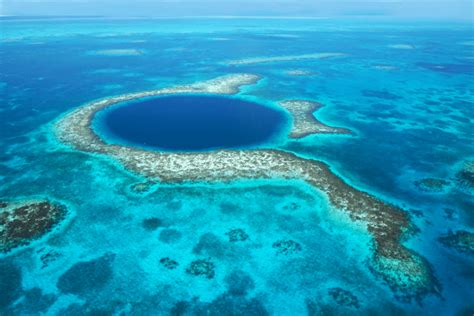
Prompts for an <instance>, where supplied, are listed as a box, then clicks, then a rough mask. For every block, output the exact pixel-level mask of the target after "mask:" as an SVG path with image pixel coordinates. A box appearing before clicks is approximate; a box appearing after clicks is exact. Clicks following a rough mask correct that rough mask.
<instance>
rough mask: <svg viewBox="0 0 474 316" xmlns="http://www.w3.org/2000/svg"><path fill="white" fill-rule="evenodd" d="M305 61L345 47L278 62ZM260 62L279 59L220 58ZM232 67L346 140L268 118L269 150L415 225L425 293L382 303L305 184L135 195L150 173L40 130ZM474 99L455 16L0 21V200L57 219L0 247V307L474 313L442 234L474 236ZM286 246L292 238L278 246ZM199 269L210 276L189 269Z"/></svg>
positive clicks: (377, 282)
mask: <svg viewBox="0 0 474 316" xmlns="http://www.w3.org/2000/svg"><path fill="white" fill-rule="evenodd" d="M319 53H340V54H341V55H340V56H338V57H334V58H323V59H317V58H294V56H307V55H309V54H319ZM288 56H290V57H288ZM291 56H293V57H291ZM267 57H269V58H274V57H285V58H281V59H280V60H273V61H267V62H253V63H248V62H247V63H236V62H235V61H240V60H248V59H249V58H267ZM233 73H252V74H257V75H259V76H261V77H262V80H261V81H259V83H258V84H256V85H253V86H248V87H245V88H244V89H242V90H241V92H240V93H239V94H238V96H237V97H238V98H239V99H240V100H246V101H248V102H257V103H263V104H270V105H271V106H274V105H275V104H276V103H277V102H278V101H282V100H289V99H304V100H314V101H317V102H319V103H321V104H322V105H324V107H323V108H322V109H320V110H318V111H317V112H316V116H317V118H318V119H319V120H320V121H322V122H324V123H325V124H328V125H331V126H338V127H344V128H347V129H350V130H351V131H353V132H354V134H353V135H313V136H308V137H305V138H302V139H298V140H295V139H289V138H287V137H285V136H281V133H285V131H287V130H288V128H287V127H286V126H285V124H286V123H283V126H281V127H280V128H281V130H280V131H276V135H277V136H278V137H276V138H277V139H272V140H271V141H268V142H267V143H266V146H267V147H270V148H277V149H280V150H285V151H289V152H292V153H294V154H296V155H298V156H301V157H304V158H308V159H316V160H322V161H324V162H326V163H327V164H328V165H329V166H330V167H331V169H332V170H333V171H334V172H335V173H336V174H337V175H338V176H340V177H341V178H342V179H343V180H344V181H345V182H347V183H348V184H350V185H351V186H354V187H355V188H357V189H359V190H363V191H366V192H368V193H369V194H371V195H373V196H376V197H378V198H380V199H382V200H383V201H386V202H388V203H393V204H395V205H397V206H399V207H401V208H402V209H403V210H404V211H406V212H408V213H409V214H410V216H411V220H412V221H413V223H414V224H415V225H416V227H417V232H416V234H414V235H413V236H410V237H409V238H407V240H406V241H405V244H406V245H407V247H409V248H410V249H413V250H414V251H416V252H417V253H418V254H420V255H421V256H423V257H424V258H426V260H427V261H428V262H429V264H430V266H431V267H432V271H433V276H434V277H435V278H436V279H437V280H438V282H439V284H440V286H441V292H440V295H433V294H428V295H426V296H424V297H422V298H420V299H418V300H416V299H413V300H408V301H407V300H400V299H399V298H397V297H396V296H395V295H394V293H393V292H392V290H391V289H390V287H389V286H388V285H387V284H386V283H385V282H384V280H383V279H381V278H380V277H377V276H376V275H374V274H373V273H372V272H371V271H370V268H369V265H368V264H367V261H368V258H369V257H370V254H371V238H370V235H369V234H368V233H367V231H366V229H365V228H364V226H363V225H362V224H361V223H354V222H352V221H351V220H350V219H349V218H348V216H347V215H346V214H345V213H343V212H341V211H339V210H337V209H334V208H333V207H332V206H331V205H329V204H328V201H327V198H326V197H325V196H324V195H322V194H321V193H320V192H318V191H315V190H314V189H313V188H311V187H310V186H308V185H306V184H304V183H303V182H302V181H284V180H267V181H260V180H259V181H255V180H239V181H236V182H230V183H228V182H227V183H217V184H208V183H198V184H188V185H175V184H166V183H149V184H147V187H146V189H145V190H141V191H140V190H136V189H134V188H136V187H137V184H141V183H146V181H147V180H146V179H143V178H142V177H140V176H139V175H136V174H134V173H132V172H130V171H129V170H127V169H125V168H124V167H123V166H121V165H120V164H119V163H117V162H116V161H115V160H113V159H111V158H108V157H106V156H103V155H99V154H87V153H84V152H80V151H75V150H73V149H72V148H69V147H68V146H65V145H63V144H61V143H60V142H58V141H57V139H56V138H55V137H54V131H53V127H54V122H55V121H57V120H58V119H60V118H61V117H62V116H63V115H65V114H66V113H67V112H68V111H71V110H72V109H75V108H77V107H79V106H81V105H83V104H85V103H87V102H90V101H92V100H97V99H101V98H106V97H109V96H114V95H120V94H125V93H131V92H140V91H144V90H152V89H159V88H165V87H171V86H176V85H182V84H190V83H193V82H197V81H203V80H208V79H213V78H215V77H218V76H222V75H227V74H233ZM473 92H474V35H473V27H472V25H469V24H460V23H447V22H393V21H391V22H387V21H384V20H380V19H379V20H377V19H373V20H371V19H360V20H358V19H353V20H338V19H257V18H254V19H236V18H234V19H230V18H228V19H204V18H202V19H126V20H119V19H107V20H105V19H67V18H64V19H59V18H58V19H8V18H2V19H1V20H0V118H1V119H0V199H1V200H23V199H24V200H30V199H33V198H47V199H51V200H55V201H61V202H62V203H64V204H65V205H67V207H68V210H69V213H68V215H67V217H66V219H65V220H64V221H63V222H61V223H60V225H59V226H58V227H57V228H55V229H54V230H53V231H52V232H50V233H49V234H47V235H45V236H43V237H42V238H40V239H38V240H35V241H33V242H32V243H30V244H29V245H26V246H22V247H19V248H17V249H14V250H12V251H11V252H9V253H3V254H0V315H37V314H46V315H169V314H172V315H195V314H197V315H267V314H270V315H320V314H323V315H354V314H362V315H380V314H383V315H404V314H406V315H420V314H423V315H472V314H473V312H474V286H473V284H474V254H473V251H472V250H471V252H469V251H467V252H466V251H459V249H455V248H454V247H449V246H448V245H446V243H442V242H440V237H441V236H445V235H446V234H448V233H449V232H456V231H460V230H463V231H468V232H470V233H472V232H473V231H474V193H473V187H472V186H470V185H469V178H466V173H462V172H461V171H460V170H462V168H463V166H464V165H465V164H466V163H468V162H469V161H472V160H473V159H474V128H473V126H474V125H473V123H474V94H473ZM236 102H237V101H236ZM125 109H126V106H124V107H122V108H119V109H116V113H117V115H118V114H120V113H119V111H120V110H125ZM208 111H211V109H208ZM111 112H113V111H111ZM109 114H110V113H109ZM123 114H124V115H126V113H123ZM104 115H106V113H104ZM116 119H117V121H115V122H116V123H119V124H118V125H121V124H120V122H125V120H126V117H123V116H122V117H116ZM275 120H276V121H277V122H278V121H279V118H278V117H276V118H275ZM280 120H281V118H280ZM201 123H202V122H201ZM123 124H125V123H123ZM123 124H122V125H123ZM170 124H171V123H170ZM226 126H227V125H226ZM119 127H120V126H119ZM122 127H123V126H122ZM273 127H274V126H273V125H272V124H270V126H268V128H270V130H272V131H273V129H272V128H273ZM216 128H218V127H216ZM256 128H257V129H258V128H264V127H262V126H261V125H257V126H256ZM278 133H280V134H278ZM196 136H197V135H193V137H196ZM214 136H215V135H214ZM219 136H222V135H219ZM211 137H213V135H211ZM182 139H183V140H186V138H185V137H184V138H182ZM262 139H263V138H262ZM227 140H229V139H228V138H227ZM263 140H265V139H263ZM188 141H190V144H196V142H199V141H200V140H199V139H198V137H197V138H193V139H188ZM239 144H240V143H239ZM239 144H238V145H239ZM159 145H161V144H159ZM161 146H163V145H161ZM161 146H158V147H161ZM170 146H171V145H170ZM186 146H189V144H188V143H186V144H183V145H182V147H180V148H179V149H183V148H185V149H186V148H189V147H186ZM220 146H223V147H225V146H228V144H227V143H225V139H224V143H222V144H219V145H218V146H217V147H220ZM239 146H240V145H239ZM198 147H199V146H198ZM205 147H206V146H202V147H201V148H205ZM191 176H192V175H191ZM463 176H464V178H463ZM423 179H437V180H438V182H437V183H438V184H439V183H441V184H442V185H439V186H430V185H425V186H424V185H422V184H423V183H425V184H426V183H428V184H429V183H430V182H429V181H428V182H426V181H425V182H423V181H422V180H423ZM439 180H442V182H439ZM420 181H421V182H420ZM470 181H472V179H471V180H470ZM471 184H472V182H471ZM236 230H237V231H238V232H241V233H240V234H238V238H237V241H236V240H233V241H232V240H231V238H230V237H229V236H230V235H229V232H230V231H234V232H235V231H236ZM285 240H293V241H296V242H297V244H298V245H299V246H298V247H295V248H294V249H293V250H295V251H294V252H292V253H285V252H283V253H282V252H279V251H278V250H277V249H276V247H275V245H278V244H279V242H280V241H285ZM471 247H472V246H471ZM471 249H472V248H471ZM296 250H297V251H296ZM166 258H168V260H164V259H166ZM196 260H207V261H206V262H211V263H212V269H213V270H212V275H211V274H208V275H207V277H206V276H203V275H198V276H196V275H192V274H191V273H189V272H188V270H189V269H190V268H189V267H190V264H191V263H192V262H194V261H196ZM209 267H210V266H209V264H208V265H207V268H209ZM337 289H343V290H344V292H341V291H339V292H337ZM337 293H343V294H344V293H345V294H344V295H342V296H341V295H339V296H338V295H337ZM348 293H350V294H348ZM354 302H356V303H357V304H356V303H354Z"/></svg>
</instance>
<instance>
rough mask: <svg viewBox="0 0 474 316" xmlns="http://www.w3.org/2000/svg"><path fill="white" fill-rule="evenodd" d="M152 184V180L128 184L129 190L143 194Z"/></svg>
mask: <svg viewBox="0 0 474 316" xmlns="http://www.w3.org/2000/svg"><path fill="white" fill-rule="evenodd" d="M154 184H155V182H153V181H146V182H139V183H134V184H132V185H131V186H130V190H131V191H132V192H134V193H138V194H144V193H147V192H149V191H150V190H151V188H152V187H153V185H154Z"/></svg>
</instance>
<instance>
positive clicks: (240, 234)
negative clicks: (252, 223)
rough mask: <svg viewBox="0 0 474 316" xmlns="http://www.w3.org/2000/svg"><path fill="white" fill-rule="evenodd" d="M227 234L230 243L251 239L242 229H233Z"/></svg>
mask: <svg viewBox="0 0 474 316" xmlns="http://www.w3.org/2000/svg"><path fill="white" fill-rule="evenodd" d="M225 234H226V235H227V236H228V237H229V241H230V242H237V241H245V240H247V239H248V238H249V235H247V233H246V232H245V231H244V230H243V229H241V228H236V229H232V230H230V231H228V232H227V233H225Z"/></svg>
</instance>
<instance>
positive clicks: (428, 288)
mask: <svg viewBox="0 0 474 316" xmlns="http://www.w3.org/2000/svg"><path fill="white" fill-rule="evenodd" d="M369 268H370V269H371V270H372V271H373V272H374V274H376V275H378V276H380V277H382V278H383V280H384V281H385V282H386V283H387V285H388V286H389V287H390V288H391V289H392V291H393V293H394V295H395V297H396V298H397V299H398V300H399V301H402V302H410V301H412V300H416V301H418V302H419V303H421V300H422V299H423V298H424V297H425V296H426V295H427V294H429V293H434V294H437V295H438V296H441V285H440V284H439V282H438V281H437V279H436V278H435V277H434V274H433V270H432V268H431V265H430V264H429V263H428V261H427V260H426V259H425V258H424V257H422V256H420V255H417V254H416V253H414V252H413V251H411V250H409V249H407V248H404V247H398V248H393V249H391V252H390V253H385V251H384V253H383V255H381V254H380V253H379V252H376V254H375V255H374V256H373V258H372V262H371V264H370V265H369Z"/></svg>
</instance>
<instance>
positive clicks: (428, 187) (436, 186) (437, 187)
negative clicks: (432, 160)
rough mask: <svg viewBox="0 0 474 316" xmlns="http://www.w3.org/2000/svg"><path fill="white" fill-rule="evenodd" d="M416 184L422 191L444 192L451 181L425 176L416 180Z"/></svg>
mask: <svg viewBox="0 0 474 316" xmlns="http://www.w3.org/2000/svg"><path fill="white" fill-rule="evenodd" d="M414 184H415V186H416V187H417V188H418V189H419V190H420V191H424V192H442V191H443V190H444V188H445V187H446V186H448V185H449V184H450V182H449V181H446V180H443V179H436V178H425V179H421V180H417V181H415V182H414Z"/></svg>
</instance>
